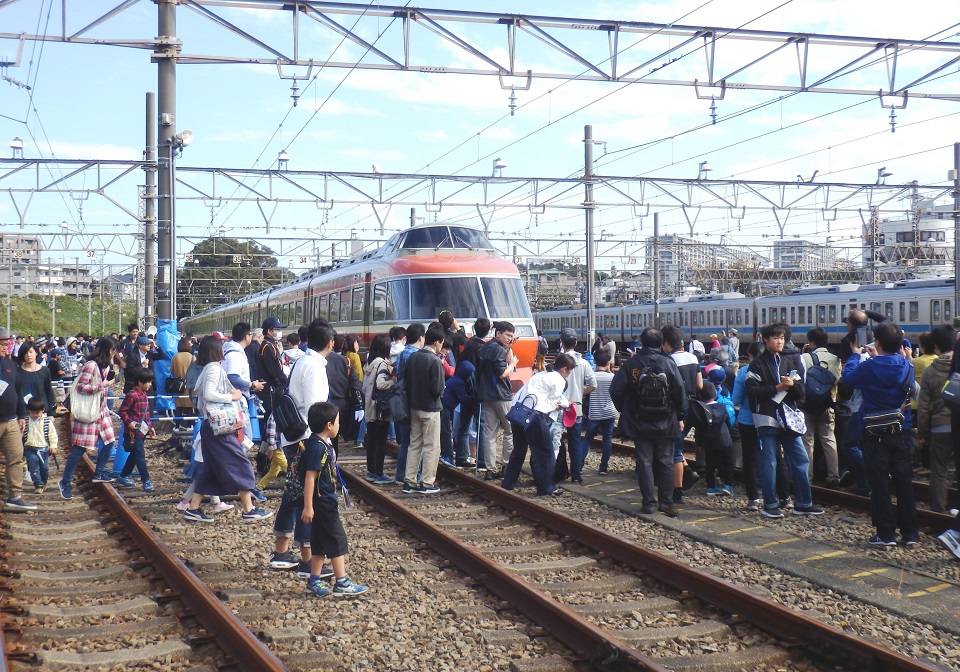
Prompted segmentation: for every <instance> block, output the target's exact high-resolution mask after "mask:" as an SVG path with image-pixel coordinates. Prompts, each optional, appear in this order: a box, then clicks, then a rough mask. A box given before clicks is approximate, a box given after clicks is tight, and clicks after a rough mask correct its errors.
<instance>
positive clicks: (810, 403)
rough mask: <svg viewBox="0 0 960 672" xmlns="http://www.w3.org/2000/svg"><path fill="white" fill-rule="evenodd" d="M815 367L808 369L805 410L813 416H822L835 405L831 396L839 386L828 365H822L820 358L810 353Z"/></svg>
mask: <svg viewBox="0 0 960 672" xmlns="http://www.w3.org/2000/svg"><path fill="white" fill-rule="evenodd" d="M810 358H811V359H812V360H813V365H812V366H811V367H810V368H809V369H807V380H806V382H805V383H804V385H805V387H806V400H805V402H804V407H803V408H804V410H805V411H806V412H807V413H810V414H811V415H820V414H821V413H824V412H826V410H827V409H828V408H830V407H831V406H832V405H833V399H832V398H831V396H830V393H831V390H833V386H834V385H836V384H837V377H836V376H835V375H833V373H831V372H830V370H829V369H828V368H827V367H826V365H824V364H821V362H820V358H819V357H817V355H816V354H815V353H813V352H811V353H810Z"/></svg>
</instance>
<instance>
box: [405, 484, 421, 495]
mask: <svg viewBox="0 0 960 672" xmlns="http://www.w3.org/2000/svg"><path fill="white" fill-rule="evenodd" d="M403 494H405V495H421V494H423V486H421V485H420V484H419V483H418V484H417V485H405V486H403Z"/></svg>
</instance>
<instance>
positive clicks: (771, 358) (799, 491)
mask: <svg viewBox="0 0 960 672" xmlns="http://www.w3.org/2000/svg"><path fill="white" fill-rule="evenodd" d="M760 337H761V338H762V339H763V347H764V351H763V352H761V353H760V356H759V357H757V358H756V359H755V360H753V363H751V364H750V373H748V374H747V384H746V388H745V389H746V394H747V399H748V400H749V402H750V410H751V411H753V422H754V424H755V425H756V427H757V436H758V438H759V439H760V452H759V454H758V456H757V477H758V479H759V480H760V490H762V491H763V515H765V516H766V517H767V518H783V512H782V511H781V510H780V501H779V500H778V499H777V492H776V487H775V486H776V470H777V453H778V452H779V451H780V450H781V449H782V450H783V456H784V459H786V461H787V466H788V468H789V470H790V478H791V481H792V483H793V493H794V496H795V497H796V503H795V506H794V508H793V512H794V513H795V514H796V515H812V516H816V515H819V514H821V513H823V509H821V508H819V507H817V506H814V504H813V495H812V494H811V492H810V479H809V476H808V474H807V469H808V466H809V460H808V459H807V451H806V449H805V448H804V447H803V442H802V441H801V440H800V436H801V434H798V433H795V432H793V431H790V430H789V429H787V428H785V427H784V426H783V423H784V422H786V420H785V415H786V414H791V413H794V414H796V413H799V414H800V417H803V414H802V413H800V411H799V409H798V407H802V406H803V401H804V389H803V377H802V375H801V373H800V371H799V370H798V369H799V368H800V363H799V362H797V360H796V358H795V357H792V356H789V355H787V354H786V353H785V352H784V344H785V343H786V338H785V334H784V328H783V325H782V324H768V325H767V326H765V327H763V329H761V330H760Z"/></svg>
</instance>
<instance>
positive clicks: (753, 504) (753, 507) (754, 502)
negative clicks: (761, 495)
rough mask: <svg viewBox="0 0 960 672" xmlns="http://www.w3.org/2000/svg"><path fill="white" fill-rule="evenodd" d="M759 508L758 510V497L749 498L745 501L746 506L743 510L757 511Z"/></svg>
mask: <svg viewBox="0 0 960 672" xmlns="http://www.w3.org/2000/svg"><path fill="white" fill-rule="evenodd" d="M759 510H760V500H759V499H751V500H750V501H749V502H747V506H746V508H745V509H744V511H759Z"/></svg>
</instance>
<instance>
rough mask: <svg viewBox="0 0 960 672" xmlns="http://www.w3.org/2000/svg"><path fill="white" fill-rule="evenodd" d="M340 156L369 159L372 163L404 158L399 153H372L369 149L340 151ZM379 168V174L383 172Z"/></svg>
mask: <svg viewBox="0 0 960 672" xmlns="http://www.w3.org/2000/svg"><path fill="white" fill-rule="evenodd" d="M339 153H340V154H343V155H344V156H352V157H354V158H357V159H370V160H372V161H395V162H396V161H402V160H403V158H404V156H403V154H400V153H399V152H390V151H374V150H370V149H341V150H340V152H339ZM378 167H380V172H383V168H382V166H379V164H378Z"/></svg>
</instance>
